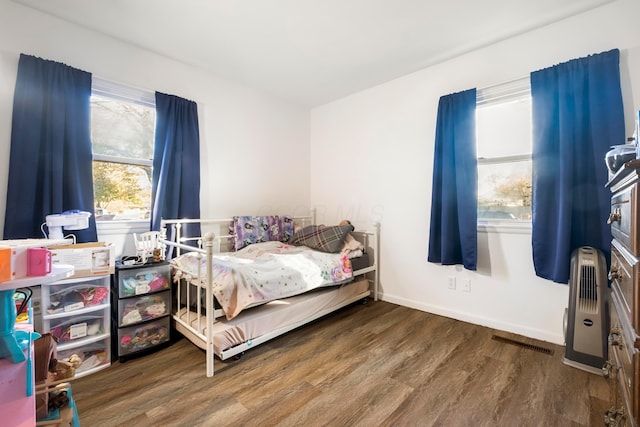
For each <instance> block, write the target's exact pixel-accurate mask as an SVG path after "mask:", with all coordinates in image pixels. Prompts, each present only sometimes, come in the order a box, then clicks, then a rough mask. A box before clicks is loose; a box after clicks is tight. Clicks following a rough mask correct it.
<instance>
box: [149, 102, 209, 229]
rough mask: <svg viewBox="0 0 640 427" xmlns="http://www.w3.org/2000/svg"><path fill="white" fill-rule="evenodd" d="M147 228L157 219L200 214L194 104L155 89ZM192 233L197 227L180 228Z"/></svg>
mask: <svg viewBox="0 0 640 427" xmlns="http://www.w3.org/2000/svg"><path fill="white" fill-rule="evenodd" d="M151 197H152V211H151V230H160V221H161V220H162V219H163V218H165V219H177V218H180V219H182V218H200V131H199V127H198V106H197V104H196V103H195V102H193V101H189V100H186V99H183V98H179V97H177V96H174V95H166V94H163V93H159V92H156V133H155V146H154V152H153V182H152V196H151ZM183 235H184V236H188V237H196V236H199V235H200V227H199V226H196V225H194V224H191V225H189V226H187V227H186V228H183Z"/></svg>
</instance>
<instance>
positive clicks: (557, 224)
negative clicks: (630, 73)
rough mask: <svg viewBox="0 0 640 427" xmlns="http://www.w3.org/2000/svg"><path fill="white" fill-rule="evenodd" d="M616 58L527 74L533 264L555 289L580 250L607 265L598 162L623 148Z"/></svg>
mask: <svg viewBox="0 0 640 427" xmlns="http://www.w3.org/2000/svg"><path fill="white" fill-rule="evenodd" d="M619 56H620V53H619V51H618V50H617V49H616V50H612V51H609V52H604V53H601V54H598V55H592V56H589V57H586V58H580V59H575V60H572V61H569V62H566V63H563V64H559V65H557V66H554V67H551V68H547V69H544V70H540V71H536V72H533V73H531V95H532V99H533V106H532V108H533V112H532V114H533V200H532V208H533V220H532V223H533V233H532V234H533V235H532V245H533V262H534V266H535V271H536V274H537V275H538V276H540V277H543V278H545V279H549V280H553V281H554V282H558V283H567V282H568V281H569V270H570V260H571V252H572V251H573V250H574V249H576V248H578V247H580V246H593V247H595V248H597V249H600V250H602V251H603V252H604V253H605V254H607V259H610V258H609V255H610V250H609V247H610V244H611V233H610V229H609V226H608V225H607V217H608V215H609V211H610V199H611V195H610V194H609V191H608V190H607V189H606V188H605V184H606V182H607V179H608V172H607V168H606V166H605V162H604V156H605V153H606V152H607V151H608V150H609V146H611V145H617V144H624V143H625V128H624V113H623V106H622V91H621V89H620V70H619Z"/></svg>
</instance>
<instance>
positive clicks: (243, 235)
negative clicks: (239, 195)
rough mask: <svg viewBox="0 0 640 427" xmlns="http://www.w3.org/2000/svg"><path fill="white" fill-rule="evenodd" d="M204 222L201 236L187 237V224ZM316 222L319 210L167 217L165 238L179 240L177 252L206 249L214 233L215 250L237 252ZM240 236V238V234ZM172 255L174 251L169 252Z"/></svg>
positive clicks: (178, 253) (163, 222) (164, 227)
mask: <svg viewBox="0 0 640 427" xmlns="http://www.w3.org/2000/svg"><path fill="white" fill-rule="evenodd" d="M192 223H198V224H200V229H201V236H197V237H185V236H184V235H183V227H184V226H185V224H192ZM310 224H315V210H312V213H311V215H305V216H288V215H263V216H234V217H232V218H222V219H167V220H164V219H163V220H162V221H161V235H162V239H163V240H169V241H172V242H176V243H177V245H175V246H176V250H177V253H176V254H175V255H180V252H181V250H193V249H194V248H199V249H202V248H203V247H204V242H203V236H205V235H206V234H207V233H212V234H213V241H214V251H215V252H233V251H236V250H238V249H241V248H243V247H244V246H246V245H248V244H251V243H255V242H259V241H271V240H280V241H285V240H283V239H287V240H288V238H289V237H291V236H292V235H293V230H294V227H296V226H298V225H299V226H301V227H304V226H306V225H310ZM239 235H240V238H238V236H239ZM168 256H169V257H171V254H168Z"/></svg>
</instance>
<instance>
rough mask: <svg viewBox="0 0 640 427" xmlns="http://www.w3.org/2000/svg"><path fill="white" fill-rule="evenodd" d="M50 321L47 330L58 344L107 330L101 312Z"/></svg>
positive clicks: (99, 333)
mask: <svg viewBox="0 0 640 427" xmlns="http://www.w3.org/2000/svg"><path fill="white" fill-rule="evenodd" d="M50 322H51V323H50V324H49V332H51V334H52V335H53V336H54V337H56V338H57V339H58V344H59V345H62V344H64V343H68V342H71V341H74V340H80V339H82V338H87V337H93V336H97V335H101V334H104V333H107V332H108V331H107V328H106V327H105V326H106V325H105V316H104V315H103V314H102V312H98V314H96V315H86V316H71V317H61V318H58V319H51V321H50Z"/></svg>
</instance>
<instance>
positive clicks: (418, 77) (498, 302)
mask: <svg viewBox="0 0 640 427" xmlns="http://www.w3.org/2000/svg"><path fill="white" fill-rule="evenodd" d="M639 18H640V2H638V1H636V0H618V1H616V2H614V3H612V4H609V5H607V6H603V7H601V8H598V9H595V10H592V11H590V12H587V13H585V14H582V15H579V16H576V17H574V18H571V19H567V20H565V21H562V22H558V23H555V24H552V25H549V26H547V27H544V28H542V29H539V30H536V31H532V32H530V33H527V34H524V35H520V36H517V37H514V38H512V39H509V40H506V41H503V42H501V43H498V44H495V45H492V46H489V47H486V48H484V49H480V50H477V51H474V52H472V53H469V54H465V55H463V56H460V57H457V58H455V59H452V60H450V61H447V62H445V63H442V64H439V65H436V66H432V67H429V68H426V69H424V70H421V71H419V72H416V73H413V74H411V75H407V76H404V77H402V78H399V79H396V80H394V81H391V82H388V83H386V84H382V85H380V86H377V87H374V88H371V89H368V90H365V91H363V92H360V93H358V94H355V95H352V96H349V97H346V98H344V99H341V100H338V101H335V102H333V103H330V104H327V105H323V106H320V107H318V108H315V109H313V110H312V112H311V203H312V205H314V206H318V208H319V211H318V214H319V221H321V222H326V223H334V222H337V221H339V220H340V219H342V218H345V217H346V218H349V219H351V220H352V222H354V223H355V224H356V225H360V226H363V225H366V224H368V223H369V222H370V221H380V222H381V224H382V231H381V239H382V250H381V284H382V288H383V292H384V300H387V301H390V302H394V303H398V304H402V305H406V306H409V307H414V308H417V309H421V310H425V311H428V312H433V313H437V314H442V315H446V316H450V317H454V318H457V319H461V320H465V321H469V322H473V323H478V324H482V325H487V326H491V327H494V328H498V329H502V330H508V331H512V332H516V333H520V334H523V335H526V336H530V337H534V338H538V339H542V340H546V341H550V342H554V343H558V344H563V343H564V338H563V332H562V317H563V313H564V309H565V307H566V306H567V301H568V287H567V286H566V285H561V284H556V283H553V282H550V281H546V280H542V279H540V278H538V277H536V276H535V274H534V270H533V264H532V261H531V258H532V255H531V235H530V233H524V234H523V233H520V234H518V233H511V234H504V233H500V234H498V233H486V232H482V233H480V234H479V245H478V246H479V260H478V264H479V266H478V271H477V272H469V271H466V270H464V269H461V268H460V267H453V266H452V267H443V266H439V265H436V264H431V263H428V262H427V242H428V230H429V215H430V208H431V207H430V204H431V176H432V172H433V148H434V137H435V120H436V113H437V105H438V99H439V97H440V96H442V95H446V94H449V93H453V92H458V91H461V90H465V89H469V88H472V87H478V88H481V87H485V86H489V85H492V84H496V83H501V82H504V81H508V80H512V79H516V78H519V77H523V76H526V75H528V74H529V73H530V72H531V71H534V70H537V69H541V68H546V67H549V66H551V65H554V64H556V63H559V62H564V61H567V60H570V59H573V58H577V57H583V56H586V55H589V54H593V53H598V52H602V51H605V50H609V49H612V48H619V49H620V50H621V52H622V60H621V62H622V64H621V73H622V79H623V91H624V101H625V112H626V116H627V130H628V134H629V135H631V134H632V133H633V112H634V111H636V110H638V109H640V25H638V19H639ZM619 143H624V141H620V142H619ZM338 156H339V158H340V159H341V161H340V167H339V168H332V169H331V170H327V168H326V166H325V165H326V164H327V162H331V161H334V159H335V158H337V157H338ZM602 167H605V164H604V160H603V163H602ZM450 276H452V277H455V278H456V279H457V283H458V289H457V290H456V291H451V290H449V289H447V279H448V277H450ZM462 279H470V280H471V292H470V293H466V292H462V291H461V284H462V283H461V282H462Z"/></svg>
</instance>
